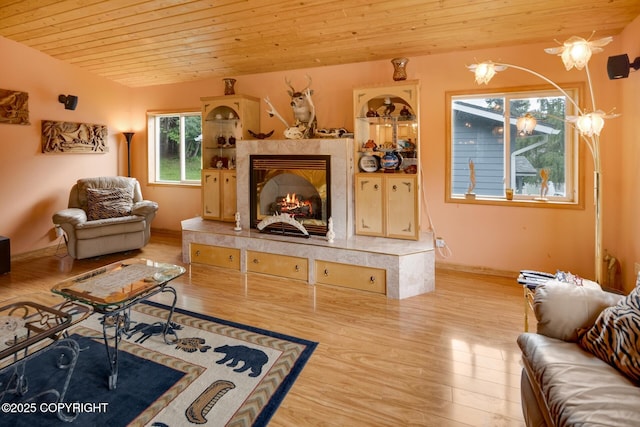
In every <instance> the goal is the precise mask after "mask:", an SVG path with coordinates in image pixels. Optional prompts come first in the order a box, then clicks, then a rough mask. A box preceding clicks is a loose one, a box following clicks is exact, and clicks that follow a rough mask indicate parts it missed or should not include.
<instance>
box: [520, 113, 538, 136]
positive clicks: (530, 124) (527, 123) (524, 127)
mask: <svg viewBox="0 0 640 427" xmlns="http://www.w3.org/2000/svg"><path fill="white" fill-rule="evenodd" d="M537 124H538V121H537V120H536V118H535V117H533V116H532V115H531V114H530V113H527V114H525V115H524V116H521V117H518V120H516V129H518V132H519V133H520V134H522V135H531V134H532V133H533V130H534V129H535V128H536V125H537Z"/></svg>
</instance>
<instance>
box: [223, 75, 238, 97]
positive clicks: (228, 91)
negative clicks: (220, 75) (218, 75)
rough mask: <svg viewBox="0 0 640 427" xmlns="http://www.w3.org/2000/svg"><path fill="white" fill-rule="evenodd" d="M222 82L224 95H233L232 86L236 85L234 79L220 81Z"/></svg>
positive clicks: (233, 89)
mask: <svg viewBox="0 0 640 427" xmlns="http://www.w3.org/2000/svg"><path fill="white" fill-rule="evenodd" d="M222 81H224V94H225V95H235V94H236V90H235V88H234V85H235V84H236V79H222Z"/></svg>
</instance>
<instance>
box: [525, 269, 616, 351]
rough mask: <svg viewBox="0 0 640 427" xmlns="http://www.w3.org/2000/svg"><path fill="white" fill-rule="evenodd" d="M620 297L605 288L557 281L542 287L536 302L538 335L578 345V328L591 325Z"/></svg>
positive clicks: (534, 303)
mask: <svg viewBox="0 0 640 427" xmlns="http://www.w3.org/2000/svg"><path fill="white" fill-rule="evenodd" d="M621 298H623V295H618V294H614V293H610V292H606V291H603V290H602V289H595V288H587V287H584V286H575V285H572V284H568V283H562V282H558V281H554V280H551V281H549V282H547V283H544V284H542V285H539V286H538V287H537V288H536V293H535V296H534V299H533V310H534V312H535V314H536V319H538V333H539V334H542V335H546V336H548V337H551V338H558V339H561V340H564V341H570V342H575V341H577V339H578V334H577V331H578V329H582V328H588V327H590V326H592V325H593V324H594V322H595V321H596V318H597V317H598V315H599V314H600V312H601V311H602V310H604V309H605V308H607V307H609V306H612V305H616V304H617V303H618V301H620V299H621Z"/></svg>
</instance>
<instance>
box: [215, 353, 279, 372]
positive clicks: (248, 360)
mask: <svg viewBox="0 0 640 427" xmlns="http://www.w3.org/2000/svg"><path fill="white" fill-rule="evenodd" d="M213 351H215V352H216V353H224V355H225V356H224V357H223V358H222V359H220V360H218V361H217V362H216V363H217V364H219V365H222V364H224V363H226V362H229V364H227V366H230V367H232V368H233V367H235V366H238V363H239V362H243V363H244V365H243V366H242V367H240V368H236V369H234V370H233V371H234V372H244V371H247V370H248V369H251V373H250V374H249V376H250V377H257V376H259V375H260V374H261V373H262V367H263V366H264V365H265V364H266V363H267V362H268V361H269V356H267V354H266V353H265V352H264V351H262V350H257V349H254V348H249V347H247V346H244V345H222V346H220V347H217V348H215V349H213Z"/></svg>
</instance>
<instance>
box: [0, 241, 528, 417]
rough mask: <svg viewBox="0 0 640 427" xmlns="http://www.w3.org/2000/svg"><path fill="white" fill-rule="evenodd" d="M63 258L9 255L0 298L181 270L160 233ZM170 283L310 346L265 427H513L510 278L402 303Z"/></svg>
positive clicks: (235, 279)
mask: <svg viewBox="0 0 640 427" xmlns="http://www.w3.org/2000/svg"><path fill="white" fill-rule="evenodd" d="M65 253H66V252H65V250H64V249H61V251H60V253H58V254H57V255H56V254H54V253H53V250H51V251H47V253H42V254H40V255H38V256H31V257H20V258H19V259H14V261H13V263H12V271H11V273H9V274H6V275H2V276H0V300H4V299H7V298H10V297H15V296H21V295H26V294H29V293H32V292H41V291H48V290H49V289H50V288H51V286H52V285H54V284H55V283H56V282H58V281H60V280H62V279H63V278H66V277H69V276H70V275H74V274H79V273H82V272H84V271H86V270H90V269H92V268H96V267H99V266H101V265H104V264H108V263H110V262H114V261H117V260H120V259H124V258H130V257H144V258H149V259H154V260H157V261H163V262H170V263H174V264H182V254H181V246H180V237H179V235H178V234H171V233H160V232H156V233H154V236H153V237H152V241H151V243H150V244H149V245H148V246H146V247H145V248H144V249H143V250H141V251H133V252H131V253H128V254H115V255H109V256H104V257H99V258H93V259H89V260H79V261H75V260H73V259H71V258H70V257H68V256H63V255H64V254H65ZM173 284H174V285H175V286H176V289H177V290H178V295H179V299H178V306H179V307H182V308H186V309H188V310H193V311H197V312H200V313H205V314H209V315H212V316H216V317H221V318H224V319H227V320H231V321H235V322H240V323H244V324H248V325H252V326H256V327H260V328H265V329H269V330H273V331H277V332H280V333H284V334H289V335H293V336H297V337H300V338H305V339H308V340H312V341H317V342H318V343H319V345H318V347H317V349H316V350H315V352H314V353H313V355H312V356H311V359H310V360H309V362H308V363H307V365H306V366H305V368H304V370H303V371H302V373H301V375H300V376H299V378H298V380H297V381H296V382H295V384H294V386H293V387H292V389H291V390H290V392H289V393H288V395H287V396H286V398H285V399H284V401H283V403H282V405H281V406H280V408H279V409H278V410H277V412H276V413H275V415H274V417H273V418H272V421H271V424H270V425H273V426H303V425H304V426H306V425H313V426H319V425H323V426H411V425H413V426H439V427H440V426H463V425H475V426H492V427H493V426H522V425H524V422H523V418H522V412H521V406H520V370H521V366H520V351H519V350H518V347H517V345H516V342H515V341H516V337H517V336H518V334H519V333H520V332H521V331H522V327H523V321H522V307H523V302H522V294H521V292H522V290H521V288H520V286H518V285H517V284H516V282H515V280H513V279H508V278H504V277H493V276H486V275H474V274H469V273H461V272H451V271H442V270H437V272H436V290H435V292H433V293H430V294H426V295H421V296H417V297H413V298H408V299H405V300H401V301H397V300H389V299H387V298H386V297H384V296H381V295H376V294H370V293H366V292H361V291H353V290H348V289H341V288H336V287H329V286H321V285H317V286H309V285H307V284H305V283H302V282H296V281H291V280H284V279H279V278H275V277H270V276H263V275H257V274H249V275H245V274H241V273H238V272H233V271H229V270H224V269H218V268H214V267H207V266H202V265H192V266H190V267H188V269H187V273H186V274H185V275H183V276H182V277H180V278H178V279H176V280H175V281H174V282H173Z"/></svg>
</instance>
